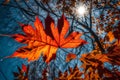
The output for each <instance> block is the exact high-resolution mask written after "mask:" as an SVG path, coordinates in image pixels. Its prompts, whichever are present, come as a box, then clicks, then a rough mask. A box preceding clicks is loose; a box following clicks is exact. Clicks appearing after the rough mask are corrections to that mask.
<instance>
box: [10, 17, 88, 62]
mask: <svg viewBox="0 0 120 80" xmlns="http://www.w3.org/2000/svg"><path fill="white" fill-rule="evenodd" d="M21 26H22V30H23V32H24V33H25V34H24V35H23V34H14V35H13V38H14V39H15V40H16V41H18V42H20V43H25V44H27V45H26V46H23V47H21V48H19V49H18V50H17V51H16V52H15V53H14V54H12V55H11V56H9V57H19V58H27V59H28V61H34V60H37V59H39V57H40V56H41V54H43V56H44V57H45V58H46V59H45V62H47V63H48V62H50V60H51V59H53V58H54V57H55V55H56V52H57V50H58V48H76V47H78V46H80V45H82V44H85V43H86V41H85V40H82V39H80V36H81V33H78V32H72V33H70V34H69V35H66V34H67V32H68V30H69V22H68V21H67V19H66V18H65V17H64V16H62V17H61V18H60V19H59V20H58V25H57V27H55V25H54V20H53V19H52V18H51V17H50V16H49V15H48V16H47V18H46V19H45V28H44V27H43V24H42V22H41V21H40V20H39V18H38V17H36V20H35V22H34V27H32V26H31V25H24V24H21Z"/></svg>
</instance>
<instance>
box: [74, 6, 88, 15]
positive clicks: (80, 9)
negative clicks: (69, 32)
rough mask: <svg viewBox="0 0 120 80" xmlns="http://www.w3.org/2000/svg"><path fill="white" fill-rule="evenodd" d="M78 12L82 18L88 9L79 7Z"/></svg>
mask: <svg viewBox="0 0 120 80" xmlns="http://www.w3.org/2000/svg"><path fill="white" fill-rule="evenodd" d="M76 11H77V14H78V15H80V16H84V15H85V14H86V8H85V7H84V6H78V7H77V9H76Z"/></svg>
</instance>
